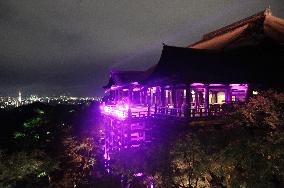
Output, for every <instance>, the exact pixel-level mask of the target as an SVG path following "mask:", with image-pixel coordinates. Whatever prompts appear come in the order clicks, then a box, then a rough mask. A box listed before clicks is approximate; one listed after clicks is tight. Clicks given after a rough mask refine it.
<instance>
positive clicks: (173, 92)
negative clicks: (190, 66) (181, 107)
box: [172, 86, 177, 108]
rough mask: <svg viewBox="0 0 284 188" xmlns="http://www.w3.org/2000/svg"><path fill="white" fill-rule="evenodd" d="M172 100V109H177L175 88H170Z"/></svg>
mask: <svg viewBox="0 0 284 188" xmlns="http://www.w3.org/2000/svg"><path fill="white" fill-rule="evenodd" d="M172 100H173V105H174V108H176V107H177V91H176V88H175V86H173V87H172Z"/></svg>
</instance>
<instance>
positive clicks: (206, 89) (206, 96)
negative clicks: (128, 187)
mask: <svg viewBox="0 0 284 188" xmlns="http://www.w3.org/2000/svg"><path fill="white" fill-rule="evenodd" d="M204 107H205V114H207V115H208V112H209V85H208V84H206V85H205V87H204Z"/></svg>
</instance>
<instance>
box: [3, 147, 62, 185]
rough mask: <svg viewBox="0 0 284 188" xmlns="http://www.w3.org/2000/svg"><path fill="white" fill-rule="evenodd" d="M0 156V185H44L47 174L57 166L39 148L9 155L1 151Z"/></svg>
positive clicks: (47, 179) (46, 180)
mask: <svg viewBox="0 0 284 188" xmlns="http://www.w3.org/2000/svg"><path fill="white" fill-rule="evenodd" d="M0 158H1V159H0V169H1V173H0V187H15V186H21V187H33V186H40V185H41V186H45V185H46V184H47V183H48V181H49V178H50V176H49V175H48V174H49V173H50V172H51V171H53V170H54V169H57V168H58V163H57V162H55V161H54V160H52V159H51V158H49V157H48V156H47V155H46V153H44V152H42V151H39V150H34V151H32V152H25V151H21V152H16V153H13V154H10V155H8V154H5V153H4V152H2V153H1V156H0Z"/></svg>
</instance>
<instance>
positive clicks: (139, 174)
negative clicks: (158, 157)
mask: <svg viewBox="0 0 284 188" xmlns="http://www.w3.org/2000/svg"><path fill="white" fill-rule="evenodd" d="M134 176H136V177H141V176H143V173H142V172H139V173H136V174H134Z"/></svg>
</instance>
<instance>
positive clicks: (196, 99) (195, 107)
mask: <svg viewBox="0 0 284 188" xmlns="http://www.w3.org/2000/svg"><path fill="white" fill-rule="evenodd" d="M198 98H199V97H198V91H196V90H195V93H194V110H195V112H197V107H198V105H199V102H198Z"/></svg>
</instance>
